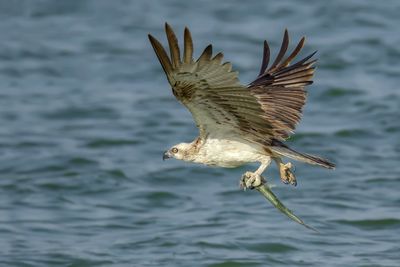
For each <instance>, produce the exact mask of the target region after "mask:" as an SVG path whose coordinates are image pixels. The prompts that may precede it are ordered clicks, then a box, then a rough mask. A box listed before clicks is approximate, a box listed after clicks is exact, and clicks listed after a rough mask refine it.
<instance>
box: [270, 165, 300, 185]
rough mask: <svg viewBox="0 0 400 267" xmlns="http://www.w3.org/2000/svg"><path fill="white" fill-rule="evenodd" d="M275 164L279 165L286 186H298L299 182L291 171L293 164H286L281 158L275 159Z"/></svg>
mask: <svg viewBox="0 0 400 267" xmlns="http://www.w3.org/2000/svg"><path fill="white" fill-rule="evenodd" d="M274 160H275V163H276V164H277V165H278V168H279V173H280V175H281V180H282V182H283V183H284V184H289V183H290V184H291V185H294V186H296V185H297V180H296V176H294V174H293V172H292V171H291V168H292V163H290V162H288V163H286V164H284V163H283V162H282V160H281V158H274Z"/></svg>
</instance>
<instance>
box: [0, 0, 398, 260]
mask: <svg viewBox="0 0 400 267" xmlns="http://www.w3.org/2000/svg"><path fill="white" fill-rule="evenodd" d="M399 15H400V2H399V1H344V0H339V1H330V2H328V1H316V0H314V1H294V0H293V1H261V0H259V1H249V2H244V1H229V2H223V1H219V2H218V1H211V0H209V1H193V2H189V1H161V0H160V1H144V0H143V1H122V0H121V1H44V0H42V1H23V0H19V1H2V2H1V3H0V18H1V23H0V32H1V41H0V125H1V127H0V266H24V267H25V266H74V267H78V266H82V267H84V266H185V267H186V266H208V267H217V266H218V267H223V266H224V267H230V266H234V267H238V266H244V267H249V266H307V267H309V266H364V267H367V266H368V267H372V266H387V267H389V266H392V267H395V266H400V208H399V207H400V193H399V191H400V167H399V161H400V120H399V117H400V88H399V81H400V78H399V77H400V64H399V62H400V30H399V27H400V16H399ZM165 21H168V22H169V23H170V24H171V25H172V26H173V27H174V29H175V31H176V32H177V34H178V33H179V38H182V33H183V29H184V26H188V27H189V28H190V29H191V31H192V35H193V38H194V45H195V54H196V55H199V54H200V53H201V51H202V49H203V48H204V47H205V46H206V45H207V44H208V43H213V45H214V50H215V51H223V52H224V54H225V59H226V60H229V61H231V62H232V63H233V66H234V68H235V69H236V70H239V72H240V79H241V81H242V82H243V83H248V82H250V81H251V80H252V79H253V78H254V77H255V76H256V75H257V73H258V69H259V65H260V63H261V56H262V42H263V40H264V39H268V40H269V42H270V45H271V48H272V53H273V54H274V55H276V53H277V50H278V49H279V46H280V42H281V39H282V35H283V31H284V29H285V28H288V29H289V33H290V36H291V38H292V40H293V42H292V43H291V45H292V46H291V47H293V46H294V42H296V41H297V40H299V39H300V38H301V37H302V36H303V35H306V36H307V43H306V47H305V49H304V52H303V55H306V54H308V53H310V52H312V51H314V50H318V54H317V57H318V58H319V61H318V67H317V71H316V75H315V79H314V81H315V83H314V84H313V85H312V86H311V87H310V88H309V98H308V103H307V105H306V107H305V110H304V117H303V120H302V122H301V124H300V125H299V127H298V129H297V134H296V135H295V136H293V137H292V138H291V139H290V140H289V141H288V144H289V145H291V146H292V147H293V148H295V149H297V150H299V151H303V152H308V153H314V154H318V155H321V156H324V157H327V158H330V159H331V160H333V161H334V162H335V163H337V169H336V170H335V171H329V170H326V169H323V168H319V167H314V166H310V165H306V164H302V163H296V162H293V163H294V164H295V165H296V175H297V178H298V182H299V184H298V186H297V187H296V188H294V187H291V186H287V185H284V184H282V183H281V182H280V180H279V175H278V172H277V169H276V167H275V166H272V165H271V166H272V167H271V168H270V169H269V170H268V171H267V172H266V173H265V175H266V177H268V180H269V182H270V183H271V184H273V185H274V186H275V187H274V188H273V190H274V192H275V193H276V194H277V195H278V196H279V197H280V199H281V200H282V201H283V202H284V203H285V204H286V205H287V206H288V207H289V208H291V209H292V210H293V211H294V212H295V213H296V214H297V215H299V216H300V217H301V218H302V219H304V220H305V221H306V222H307V223H308V224H310V225H312V226H313V227H315V228H317V229H318V230H319V231H320V232H321V233H320V234H316V233H313V232H312V231H309V230H307V229H305V228H304V227H302V226H300V225H297V224H296V223H294V222H292V221H290V220H289V219H288V218H286V217H284V216H283V215H282V214H281V213H279V212H278V211H277V210H275V209H274V208H273V207H272V206H271V205H270V203H267V202H266V201H265V200H264V199H263V198H262V197H261V196H260V195H259V194H258V193H257V192H255V191H246V192H243V191H240V190H239V188H238V181H239V179H240V176H241V175H242V173H244V172H245V171H247V170H254V169H255V168H256V167H257V166H256V165H249V166H245V167H241V168H238V169H221V168H207V167H203V166H200V165H194V164H186V163H183V162H178V161H174V160H170V161H165V162H163V161H162V153H163V151H164V150H165V149H167V148H169V147H170V146H172V145H173V144H176V143H179V142H182V141H191V140H192V139H193V138H195V137H196V135H197V134H198V132H197V129H196V128H195V126H194V123H193V122H192V118H191V116H190V114H189V112H188V111H187V110H186V109H185V108H184V107H183V106H181V105H180V104H179V103H178V102H177V101H176V100H175V99H174V97H173V95H172V93H171V90H170V87H169V85H168V84H167V81H166V79H165V76H164V73H163V72H162V69H161V67H160V64H159V63H158V61H157V59H156V57H155V55H154V52H153V50H152V48H151V46H150V44H149V42H148V39H147V34H148V33H152V34H153V35H154V36H156V37H157V38H158V39H160V40H161V41H162V42H163V43H164V44H165V43H166V40H165V35H164V32H163V28H164V22H165Z"/></svg>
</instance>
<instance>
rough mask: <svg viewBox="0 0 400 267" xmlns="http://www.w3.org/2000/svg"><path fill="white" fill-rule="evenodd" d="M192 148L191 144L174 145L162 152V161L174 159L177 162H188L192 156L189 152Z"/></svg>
mask: <svg viewBox="0 0 400 267" xmlns="http://www.w3.org/2000/svg"><path fill="white" fill-rule="evenodd" d="M192 147H193V145H192V143H180V144H177V145H174V146H173V147H171V148H170V149H168V150H167V151H165V152H164V154H163V160H165V159H170V158H175V159H179V160H186V161H190V158H191V156H192V155H191V153H190V152H191V151H190V149H191V148H192Z"/></svg>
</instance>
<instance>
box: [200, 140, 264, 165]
mask: <svg viewBox="0 0 400 267" xmlns="http://www.w3.org/2000/svg"><path fill="white" fill-rule="evenodd" d="M265 157H267V155H266V153H265V152H264V150H263V149H262V147H260V146H257V145H256V144H252V143H250V142H249V143H246V142H244V141H243V139H241V140H227V139H218V138H208V139H207V140H206V142H205V143H204V144H203V146H202V147H201V148H200V150H199V153H198V155H197V157H196V159H195V162H198V163H203V164H206V165H213V166H220V167H226V168H232V167H237V166H240V165H243V164H246V163H249V162H260V161H263V159H265Z"/></svg>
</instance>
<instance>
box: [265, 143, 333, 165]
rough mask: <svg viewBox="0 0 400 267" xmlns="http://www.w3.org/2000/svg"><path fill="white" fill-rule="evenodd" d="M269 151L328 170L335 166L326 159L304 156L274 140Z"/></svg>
mask: <svg viewBox="0 0 400 267" xmlns="http://www.w3.org/2000/svg"><path fill="white" fill-rule="evenodd" d="M270 149H271V150H272V151H273V152H275V153H276V154H278V155H281V156H285V157H288V158H291V159H294V160H298V161H302V162H305V163H309V164H314V165H319V166H322V167H325V168H328V169H334V168H335V164H334V163H332V162H329V161H328V160H326V159H323V158H320V157H317V156H313V155H309V154H305V153H300V152H297V151H295V150H293V149H291V148H289V147H288V146H287V145H285V144H284V143H282V142H280V141H277V140H274V141H273V142H272V145H271V147H270Z"/></svg>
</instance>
